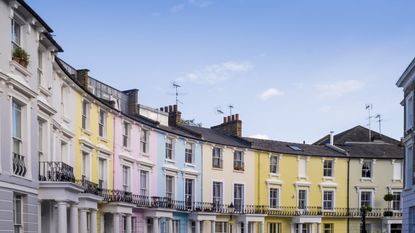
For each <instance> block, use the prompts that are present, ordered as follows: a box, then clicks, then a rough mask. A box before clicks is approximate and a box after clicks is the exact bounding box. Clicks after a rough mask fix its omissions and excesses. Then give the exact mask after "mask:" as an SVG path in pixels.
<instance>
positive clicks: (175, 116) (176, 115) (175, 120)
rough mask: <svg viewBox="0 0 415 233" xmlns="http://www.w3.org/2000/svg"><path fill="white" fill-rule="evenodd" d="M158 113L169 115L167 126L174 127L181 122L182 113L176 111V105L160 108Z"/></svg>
mask: <svg viewBox="0 0 415 233" xmlns="http://www.w3.org/2000/svg"><path fill="white" fill-rule="evenodd" d="M160 111H162V112H166V113H168V114H169V126H173V127H176V126H178V125H180V123H181V122H182V113H181V112H180V111H179V110H178V109H177V105H176V104H175V105H169V106H165V107H161V108H160Z"/></svg>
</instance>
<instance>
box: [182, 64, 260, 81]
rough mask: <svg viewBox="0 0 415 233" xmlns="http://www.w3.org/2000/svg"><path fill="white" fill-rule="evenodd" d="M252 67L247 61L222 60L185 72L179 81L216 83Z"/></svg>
mask: <svg viewBox="0 0 415 233" xmlns="http://www.w3.org/2000/svg"><path fill="white" fill-rule="evenodd" d="M251 69H252V64H251V63H249V62H231V61H229V62H224V63H221V64H213V65H207V66H205V67H203V68H201V69H198V70H195V71H193V72H190V73H187V74H185V75H184V77H182V78H180V79H179V80H180V81H191V82H195V83H200V84H210V85H213V84H217V83H220V82H223V81H225V80H228V79H229V78H232V77H233V76H235V75H236V74H238V73H243V72H247V71H249V70H251Z"/></svg>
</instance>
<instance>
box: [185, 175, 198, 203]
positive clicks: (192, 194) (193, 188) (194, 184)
mask: <svg viewBox="0 0 415 233" xmlns="http://www.w3.org/2000/svg"><path fill="white" fill-rule="evenodd" d="M187 181H190V182H191V183H192V193H191V201H190V205H191V206H193V203H194V202H195V201H196V180H195V179H194V178H189V177H185V178H184V192H183V195H184V201H185V205H187V203H186V201H187V199H186V198H187V194H186V191H187V190H186V185H187Z"/></svg>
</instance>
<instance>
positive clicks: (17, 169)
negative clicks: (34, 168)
mask: <svg viewBox="0 0 415 233" xmlns="http://www.w3.org/2000/svg"><path fill="white" fill-rule="evenodd" d="M26 172H27V168H26V163H25V157H24V156H23V155H19V154H17V153H13V174H15V175H18V176H26Z"/></svg>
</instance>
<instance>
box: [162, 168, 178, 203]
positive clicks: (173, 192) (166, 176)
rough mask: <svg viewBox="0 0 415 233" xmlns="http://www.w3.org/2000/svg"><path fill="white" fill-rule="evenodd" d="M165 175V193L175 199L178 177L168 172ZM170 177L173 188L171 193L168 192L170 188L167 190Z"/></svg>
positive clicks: (167, 196)
mask: <svg viewBox="0 0 415 233" xmlns="http://www.w3.org/2000/svg"><path fill="white" fill-rule="evenodd" d="M164 177H165V194H164V196H165V197H166V198H170V199H171V200H174V198H175V190H176V177H175V176H173V175H171V174H166V175H165V176H164ZM168 177H171V190H169V191H170V192H171V193H170V192H168V190H167V187H168V184H167V182H168ZM169 179H170V178H169ZM169 194H170V195H169Z"/></svg>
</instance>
